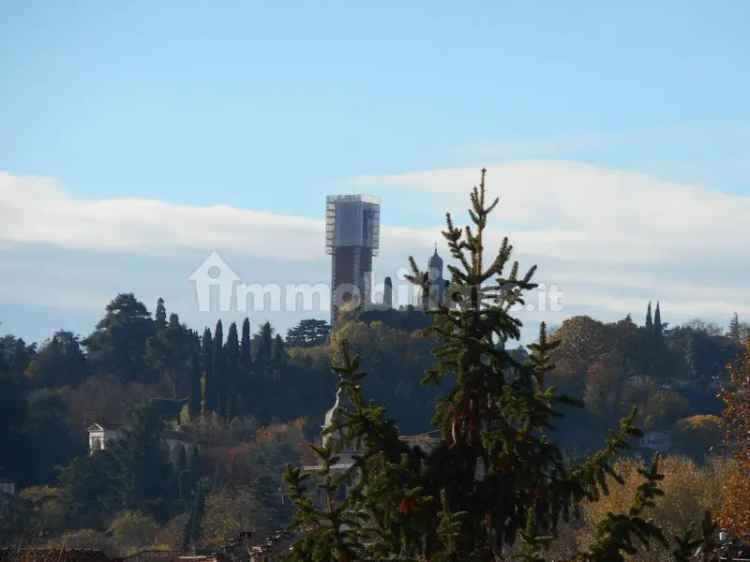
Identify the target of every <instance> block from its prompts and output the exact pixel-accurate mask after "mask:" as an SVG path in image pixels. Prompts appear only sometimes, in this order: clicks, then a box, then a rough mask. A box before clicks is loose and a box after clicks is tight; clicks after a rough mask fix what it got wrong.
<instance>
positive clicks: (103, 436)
mask: <svg viewBox="0 0 750 562" xmlns="http://www.w3.org/2000/svg"><path fill="white" fill-rule="evenodd" d="M151 405H152V406H153V407H154V408H156V410H157V411H158V412H159V416H160V417H161V419H163V420H164V421H165V422H166V427H165V431H164V433H163V436H164V442H165V443H166V444H167V447H168V448H169V452H170V454H174V453H175V451H176V449H177V447H179V446H182V447H185V452H186V453H188V452H190V448H191V447H193V446H194V443H192V442H191V441H189V440H186V438H185V434H184V433H183V432H182V431H181V428H180V419H179V418H180V411H181V410H182V409H183V408H184V407H185V406H186V405H187V399H186V398H182V399H168V398H152V399H151ZM126 430H127V426H125V425H122V424H112V423H108V422H94V423H92V424H91V425H90V426H89V427H88V429H87V431H88V434H89V454H91V455H93V454H94V453H96V452H97V451H104V450H106V449H107V448H108V447H109V446H110V445H111V444H112V442H114V441H116V440H118V439H121V438H122V437H123V436H124V432H125V431H126Z"/></svg>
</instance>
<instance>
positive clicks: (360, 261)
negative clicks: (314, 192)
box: [326, 195, 380, 328]
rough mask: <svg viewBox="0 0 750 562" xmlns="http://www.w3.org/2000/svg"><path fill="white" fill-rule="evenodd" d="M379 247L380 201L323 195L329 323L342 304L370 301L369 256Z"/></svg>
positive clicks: (334, 319) (360, 196) (370, 266)
mask: <svg viewBox="0 0 750 562" xmlns="http://www.w3.org/2000/svg"><path fill="white" fill-rule="evenodd" d="M379 247H380V202H379V201H378V200H377V199H375V198H373V197H368V196H366V195H329V196H328V198H327V199H326V250H327V252H328V253H329V254H330V255H331V256H332V259H331V326H332V327H334V328H335V326H336V316H337V314H338V309H339V307H340V306H342V305H351V306H354V307H358V306H361V305H369V304H370V303H371V294H372V258H373V256H375V255H377V253H378V249H379Z"/></svg>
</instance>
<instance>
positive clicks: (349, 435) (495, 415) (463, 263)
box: [286, 171, 712, 562]
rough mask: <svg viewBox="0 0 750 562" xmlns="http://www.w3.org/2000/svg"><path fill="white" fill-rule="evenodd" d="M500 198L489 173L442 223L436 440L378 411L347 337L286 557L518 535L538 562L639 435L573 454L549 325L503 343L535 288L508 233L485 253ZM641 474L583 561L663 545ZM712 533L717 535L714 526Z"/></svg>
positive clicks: (339, 555) (464, 557) (423, 547)
mask: <svg viewBox="0 0 750 562" xmlns="http://www.w3.org/2000/svg"><path fill="white" fill-rule="evenodd" d="M496 204H497V200H495V201H494V202H493V203H491V204H487V203H486V201H485V186H484V171H483V172H482V181H481V183H480V186H479V187H478V188H474V190H473V192H472V194H471V209H470V211H469V214H470V216H471V220H472V223H473V225H472V226H468V227H466V228H465V229H460V228H456V227H454V226H453V222H452V219H451V216H450V215H448V216H447V229H446V230H445V231H444V232H443V236H444V237H445V239H446V240H447V242H448V245H449V247H450V251H451V255H452V257H453V259H454V260H455V263H456V265H452V266H449V270H450V272H451V274H452V285H451V296H452V299H453V305H452V307H451V308H450V309H448V308H442V309H440V310H437V311H434V312H433V314H434V317H433V327H432V329H433V330H434V332H435V335H436V336H437V337H438V338H439V340H440V345H439V346H438V347H437V349H436V350H435V355H436V357H437V365H436V367H435V368H434V369H432V370H430V371H429V372H428V373H427V374H426V376H425V378H424V381H423V382H424V383H426V384H440V383H450V384H451V387H450V390H449V391H448V392H447V394H445V395H444V396H443V397H442V398H441V400H440V401H439V403H438V405H437V407H436V412H435V416H434V419H433V423H434V424H435V426H436V429H438V430H439V432H440V436H441V437H440V442H439V445H438V446H437V447H436V448H435V449H433V450H432V451H431V452H425V451H422V450H419V449H417V448H410V447H409V446H408V445H407V444H405V443H404V442H403V441H402V440H400V439H399V434H398V429H397V427H396V425H395V423H394V422H393V420H391V419H389V418H388V417H387V415H386V412H385V410H384V408H383V407H382V406H380V405H378V404H374V403H372V402H367V401H366V400H365V397H364V395H363V392H362V387H361V379H362V378H363V377H364V374H363V373H361V372H360V371H359V368H358V360H357V359H356V358H353V357H351V356H350V355H349V353H348V349H347V347H346V345H344V348H343V349H342V354H341V355H342V357H343V364H341V365H339V366H336V367H334V370H335V371H336V372H337V373H338V375H339V377H340V388H341V391H342V392H343V393H344V395H345V396H346V400H344V401H342V403H345V404H348V405H349V406H348V407H342V408H341V415H340V417H338V418H337V419H336V421H335V423H334V424H333V426H332V427H329V428H328V429H327V430H326V431H327V433H328V434H330V435H336V436H340V437H339V438H337V439H327V440H326V445H325V446H322V447H313V449H314V451H315V453H316V455H317V456H318V458H319V462H320V465H321V467H322V469H321V471H320V472H319V473H318V475H317V478H318V479H319V482H317V486H316V482H314V481H312V478H313V477H312V475H310V474H305V473H303V472H302V471H301V470H300V469H297V468H289V469H288V470H287V473H286V482H287V485H288V489H289V493H290V495H291V497H292V499H293V501H294V502H295V505H296V508H297V512H296V515H295V526H296V529H297V530H298V531H299V532H300V534H301V537H300V539H299V540H298V541H297V543H296V544H295V545H294V547H293V549H292V552H291V554H290V558H291V559H292V560H300V561H301V560H315V561H318V560H320V561H323V560H338V561H340V562H349V561H351V562H354V561H372V560H404V561H406V560H414V561H431V562H437V561H456V562H459V561H460V562H465V561H494V560H505V559H508V556H509V555H510V549H511V548H512V547H513V545H515V550H514V557H515V558H516V559H519V560H524V561H541V560H544V559H545V558H544V549H545V546H546V545H547V544H548V543H549V541H550V540H551V538H552V537H554V536H555V534H556V530H557V525H558V524H559V523H560V522H561V521H563V520H567V519H569V518H570V517H573V516H574V515H575V514H576V512H577V507H578V506H579V504H580V503H581V502H582V501H584V500H589V501H596V500H597V498H599V497H600V495H601V494H603V493H607V486H608V484H612V483H613V482H617V481H620V478H619V477H618V476H617V475H616V474H615V473H614V471H613V469H612V464H613V461H614V460H615V458H616V456H617V455H618V454H620V453H621V452H622V451H624V450H625V449H626V447H627V441H628V439H629V438H632V437H637V436H639V435H640V432H639V431H638V430H637V429H636V428H635V427H634V426H633V418H634V414H633V415H631V416H629V417H628V418H626V419H624V420H623V421H622V422H621V423H620V425H619V428H618V429H617V430H616V431H614V432H612V434H611V435H610V436H609V438H608V440H607V442H606V444H605V445H604V447H603V448H602V449H601V450H600V451H599V452H597V453H595V454H593V455H591V456H590V457H588V458H584V459H581V460H579V461H577V462H571V461H567V460H566V459H565V458H564V457H563V454H562V452H561V451H560V449H559V448H558V446H557V445H556V444H555V443H554V442H553V441H552V439H551V436H550V429H551V428H552V425H553V422H554V421H555V418H557V417H559V413H558V411H559V407H560V406H561V405H563V404H570V403H574V401H573V400H570V399H568V398H565V397H562V396H558V394H557V393H556V392H555V390H554V388H551V387H549V386H548V385H547V384H546V381H545V377H546V374H547V373H548V372H549V371H550V370H551V369H552V368H553V365H552V363H551V361H550V357H549V353H550V351H551V349H553V347H554V344H552V343H550V342H548V341H547V338H546V333H545V328H544V325H542V327H541V330H540V337H539V342H538V343H536V344H533V345H531V346H529V347H530V351H531V355H530V358H529V360H528V361H526V362H524V363H519V362H517V361H516V360H515V359H514V358H513V356H512V355H511V354H510V353H509V352H507V351H506V350H505V348H504V346H502V345H498V344H499V343H501V342H506V341H507V340H511V339H518V338H519V335H520V327H521V322H520V321H519V320H518V319H516V318H514V317H513V316H511V315H510V313H509V311H510V308H511V307H512V306H513V305H516V304H523V302H524V301H523V295H524V292H526V291H528V290H530V289H532V288H534V287H535V285H534V284H533V283H532V282H531V278H532V274H533V272H534V268H532V269H531V270H529V271H528V272H527V273H526V274H524V275H520V274H519V267H518V264H517V263H516V262H513V263H511V251H512V247H511V246H510V245H509V243H508V241H507V239H506V240H503V242H502V245H501V248H500V251H499V253H498V254H497V255H496V256H495V257H494V258H493V259H492V260H491V261H490V262H489V263H488V264H486V263H485V262H484V249H485V244H486V243H487V240H486V238H485V237H486V227H487V217H488V215H489V214H490V212H491V211H492V210H493V209H494V208H495V206H496ZM412 268H413V274H412V276H411V279H412V281H413V282H415V283H421V280H422V279H423V277H424V275H423V272H421V271H419V270H418V268H417V267H416V264H415V263H414V261H413V260H412ZM352 447H353V448H356V450H357V451H358V453H357V455H355V457H354V458H355V464H354V466H353V467H352V468H351V469H348V470H344V471H342V470H341V469H340V467H339V468H338V469H333V468H332V467H333V466H334V465H335V464H336V462H337V459H338V455H337V453H339V452H340V451H341V450H342V449H348V448H352ZM643 477H644V483H643V485H642V486H641V487H640V488H639V490H638V493H637V495H636V497H635V498H634V499H633V504H632V506H631V508H630V510H629V511H625V512H624V513H623V514H622V515H614V514H610V516H609V517H608V518H607V519H606V520H605V521H604V522H603V523H602V524H601V525H600V526H599V527H598V528H597V530H596V534H595V541H594V543H593V544H592V545H591V547H590V549H589V550H588V551H586V552H582V553H580V554H579V555H578V557H577V559H578V560H582V561H592V562H593V561H602V562H603V561H607V562H612V561H620V560H623V559H624V556H625V555H626V553H632V552H635V551H636V549H637V548H639V547H648V546H649V545H650V544H651V543H653V542H655V541H656V542H659V543H662V544H665V543H666V539H665V537H664V536H663V535H662V533H661V532H660V530H659V529H658V528H657V527H656V526H654V524H653V523H652V522H651V521H650V520H649V519H648V518H647V515H646V514H647V511H648V509H649V507H650V506H651V505H653V502H654V500H655V498H656V497H657V496H658V495H660V493H661V492H660V490H659V488H658V481H659V479H660V475H659V474H658V472H657V470H656V465H654V466H652V468H651V469H650V470H646V471H643ZM344 485H348V486H349V491H348V495H347V496H346V498H345V499H340V498H341V495H340V493H339V491H340V489H341V487H342V486H344ZM317 490H320V491H321V492H322V493H323V495H324V499H323V502H322V507H321V506H320V502H316V501H313V500H311V499H310V497H311V495H312V494H313V493H315V492H316V491H317ZM705 532H706V533H707V534H710V533H711V532H712V527H711V525H710V524H707V526H706V530H705ZM700 542H701V541H699V540H697V539H695V538H694V537H693V536H692V534H690V533H686V534H685V535H684V536H683V537H680V542H679V543H678V544H677V546H676V547H675V550H674V551H673V555H674V558H675V559H676V560H687V559H688V556H689V555H690V553H691V552H692V551H693V550H694V548H695V547H696V546H698V544H699V543H700ZM707 556H708V554H707ZM706 559H708V558H706Z"/></svg>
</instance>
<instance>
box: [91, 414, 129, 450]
mask: <svg viewBox="0 0 750 562" xmlns="http://www.w3.org/2000/svg"><path fill="white" fill-rule="evenodd" d="M87 431H88V433H89V454H90V455H93V454H94V453H96V452H97V451H104V450H105V449H106V448H107V446H108V445H109V444H110V443H112V441H116V440H117V439H120V438H121V437H122V426H121V425H119V424H104V423H98V422H94V423H92V424H91V425H90V426H89V427H88V429H87Z"/></svg>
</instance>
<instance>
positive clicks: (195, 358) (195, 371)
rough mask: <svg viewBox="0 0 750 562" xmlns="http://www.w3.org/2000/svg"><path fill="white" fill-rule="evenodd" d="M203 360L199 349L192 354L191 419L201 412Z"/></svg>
mask: <svg viewBox="0 0 750 562" xmlns="http://www.w3.org/2000/svg"><path fill="white" fill-rule="evenodd" d="M201 400H202V396H201V360H200V355H199V352H198V350H197V349H195V350H194V351H193V353H192V354H191V356H190V419H196V418H197V417H198V415H199V414H200V412H201Z"/></svg>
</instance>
